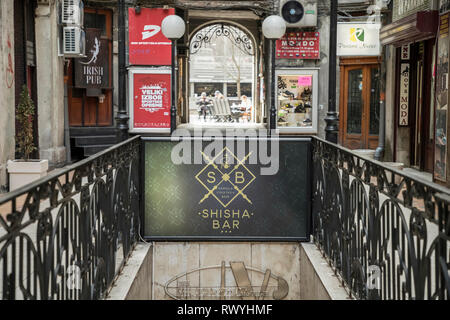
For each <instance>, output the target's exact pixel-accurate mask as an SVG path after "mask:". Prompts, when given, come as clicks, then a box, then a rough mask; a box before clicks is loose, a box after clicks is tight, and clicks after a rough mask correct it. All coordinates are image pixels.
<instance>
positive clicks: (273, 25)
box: [262, 15, 286, 132]
mask: <svg viewBox="0 0 450 320" xmlns="http://www.w3.org/2000/svg"><path fill="white" fill-rule="evenodd" d="M262 32H263V34H264V37H266V38H267V39H269V40H270V54H271V58H272V59H271V68H270V69H271V79H272V80H271V81H272V83H271V86H270V87H271V92H270V95H271V106H270V127H269V132H270V130H275V129H276V122H277V119H276V117H277V115H276V113H277V109H276V106H275V94H276V91H275V41H276V40H277V39H280V38H281V37H283V36H284V34H285V33H286V22H285V21H284V19H283V18H282V17H280V16H276V15H272V16H268V17H267V18H266V19H264V21H263V24H262Z"/></svg>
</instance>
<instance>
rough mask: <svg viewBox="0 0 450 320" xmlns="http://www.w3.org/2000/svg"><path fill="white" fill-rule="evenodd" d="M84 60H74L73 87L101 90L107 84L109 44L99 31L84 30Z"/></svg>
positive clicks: (93, 29) (107, 85)
mask: <svg viewBox="0 0 450 320" xmlns="http://www.w3.org/2000/svg"><path fill="white" fill-rule="evenodd" d="M86 56H87V57H86V58H84V59H75V87H77V88H90V89H102V88H108V87H109V86H110V84H109V44H108V40H107V39H101V29H95V28H88V29H86Z"/></svg>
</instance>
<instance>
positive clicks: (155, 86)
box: [130, 69, 171, 132]
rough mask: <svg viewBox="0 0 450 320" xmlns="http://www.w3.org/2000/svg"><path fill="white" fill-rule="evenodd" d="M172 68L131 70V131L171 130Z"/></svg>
mask: <svg viewBox="0 0 450 320" xmlns="http://www.w3.org/2000/svg"><path fill="white" fill-rule="evenodd" d="M170 87H171V84H170V70H166V69H132V70H130V109H131V118H132V119H131V131H134V132H147V131H152V132H155V131H159V132H167V131H170Z"/></svg>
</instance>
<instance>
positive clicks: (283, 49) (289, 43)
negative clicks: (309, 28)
mask: <svg viewBox="0 0 450 320" xmlns="http://www.w3.org/2000/svg"><path fill="white" fill-rule="evenodd" d="M319 35H320V34H319V32H291V33H287V34H285V35H284V37H283V38H281V39H280V40H277V42H276V58H277V59H320V37H319Z"/></svg>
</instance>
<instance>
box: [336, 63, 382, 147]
mask: <svg viewBox="0 0 450 320" xmlns="http://www.w3.org/2000/svg"><path fill="white" fill-rule="evenodd" d="M341 72H342V74H341V75H342V76H341V81H342V83H343V85H341V109H340V142H341V144H343V145H344V146H346V147H348V148H350V149H375V148H376V147H377V145H378V132H379V122H380V119H379V112H380V102H379V101H380V87H379V84H380V81H379V78H380V70H379V66H378V64H352V65H348V66H344V67H343V68H342V69H341Z"/></svg>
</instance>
